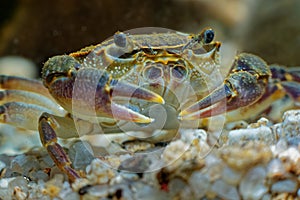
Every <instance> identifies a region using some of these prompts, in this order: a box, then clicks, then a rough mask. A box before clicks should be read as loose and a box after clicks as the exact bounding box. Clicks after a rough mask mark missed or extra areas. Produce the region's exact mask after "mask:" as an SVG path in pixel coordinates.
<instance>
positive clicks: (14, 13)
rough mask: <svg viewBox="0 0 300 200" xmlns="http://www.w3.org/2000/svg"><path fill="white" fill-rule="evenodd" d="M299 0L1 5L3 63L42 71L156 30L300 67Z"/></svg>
mask: <svg viewBox="0 0 300 200" xmlns="http://www.w3.org/2000/svg"><path fill="white" fill-rule="evenodd" d="M299 10H300V1H299V0H281V1H273V0H227V1H224V0H215V1H207V0H143V1H141V0H126V1H125V0H86V1H83V0H42V1H41V0H1V7H0V57H2V56H7V55H17V56H22V57H25V58H28V59H30V60H32V61H33V62H34V63H35V64H36V65H37V66H38V68H39V69H40V68H41V67H42V64H43V62H45V61H46V60H47V58H49V57H51V56H53V55H57V54H64V53H70V52H72V51H76V50H78V49H80V48H82V47H85V46H87V45H90V44H97V43H100V42H101V41H103V40H105V39H106V38H108V37H110V36H111V35H113V34H114V33H115V32H116V31H118V30H121V31H124V30H128V29H132V28H137V27H145V26H156V27H164V28H169V29H174V30H179V31H184V32H194V33H195V32H198V31H200V30H201V29H202V28H203V27H205V26H211V27H213V28H214V29H216V34H217V40H220V41H224V42H229V41H230V42H232V43H234V44H235V45H236V47H237V49H238V52H240V51H247V52H252V53H256V54H258V55H260V56H261V57H263V58H264V59H265V60H267V62H269V63H279V64H283V65H291V66H293V65H294V66H295V65H300V64H299V63H300V56H299V49H300V25H299V24H300V23H299V21H300V12H299Z"/></svg>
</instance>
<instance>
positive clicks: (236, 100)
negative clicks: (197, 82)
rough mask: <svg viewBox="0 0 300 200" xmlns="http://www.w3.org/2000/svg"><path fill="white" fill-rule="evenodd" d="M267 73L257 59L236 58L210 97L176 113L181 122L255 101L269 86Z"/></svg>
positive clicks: (262, 62)
mask: <svg viewBox="0 0 300 200" xmlns="http://www.w3.org/2000/svg"><path fill="white" fill-rule="evenodd" d="M270 76H271V71H270V69H269V67H268V65H267V64H266V63H265V62H264V61H263V60H262V59H261V58H259V57H258V56H255V55H252V54H246V53H243V54H240V55H239V56H237V57H236V59H235V62H234V64H233V66H232V70H231V73H230V74H229V76H228V77H227V78H226V79H225V80H224V83H223V84H222V85H221V86H220V87H218V88H217V89H215V90H214V91H213V92H212V93H211V94H209V95H208V96H206V97H204V98H203V99H201V100H200V101H198V102H196V103H195V104H193V105H191V106H190V107H188V108H186V109H185V110H183V111H181V113H179V118H180V119H182V120H193V119H199V118H205V117H210V116H213V115H218V114H221V113H225V112H228V111H232V110H234V109H238V108H240V107H244V106H250V105H252V104H254V103H255V102H256V101H258V100H259V99H260V98H261V97H262V96H263V94H264V93H265V91H266V90H267V87H268V84H269V78H270Z"/></svg>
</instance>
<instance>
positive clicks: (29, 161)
mask: <svg viewBox="0 0 300 200" xmlns="http://www.w3.org/2000/svg"><path fill="white" fill-rule="evenodd" d="M39 168H40V165H39V162H38V161H37V159H36V157H35V156H27V155H24V154H22V155H18V156H16V157H15V158H14V159H13V160H12V162H11V170H12V171H13V172H17V173H19V174H22V175H25V176H28V174H29V172H30V171H33V170H37V169H39Z"/></svg>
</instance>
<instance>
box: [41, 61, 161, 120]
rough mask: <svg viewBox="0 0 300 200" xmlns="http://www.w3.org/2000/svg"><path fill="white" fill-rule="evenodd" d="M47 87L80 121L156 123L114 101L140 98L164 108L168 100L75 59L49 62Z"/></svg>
mask: <svg viewBox="0 0 300 200" xmlns="http://www.w3.org/2000/svg"><path fill="white" fill-rule="evenodd" d="M43 79H44V85H45V86H46V87H47V88H48V90H49V92H50V93H51V95H52V96H53V97H54V98H55V100H56V101H57V102H59V104H60V105H61V106H62V107H63V108H65V109H66V110H67V111H68V112H70V113H72V114H73V115H77V116H79V117H83V118H85V117H87V118H90V117H95V116H96V117H106V118H107V117H108V118H113V119H117V120H128V121H133V122H137V123H150V122H152V121H153V119H151V118H149V117H147V116H144V115H142V114H140V113H138V112H135V111H133V110H131V109H129V108H127V107H125V106H123V105H119V104H117V103H116V102H114V98H115V97H118V98H121V99H123V98H136V99H139V100H145V101H149V102H153V103H159V104H164V99H163V98H162V97H161V96H160V95H158V94H156V93H154V92H152V91H150V90H147V89H144V88H141V87H139V86H136V85H132V84H130V83H126V82H122V81H119V80H116V79H113V78H112V76H111V75H110V74H109V73H108V72H106V71H105V70H101V69H97V68H81V64H80V63H79V62H78V61H77V60H76V59H74V58H73V57H71V56H56V57H53V58H51V59H49V60H48V61H47V62H46V63H45V66H44V68H43Z"/></svg>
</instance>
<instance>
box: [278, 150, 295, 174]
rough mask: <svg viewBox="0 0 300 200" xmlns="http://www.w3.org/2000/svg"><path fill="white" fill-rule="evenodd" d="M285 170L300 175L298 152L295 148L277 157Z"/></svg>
mask: <svg viewBox="0 0 300 200" xmlns="http://www.w3.org/2000/svg"><path fill="white" fill-rule="evenodd" d="M278 157H279V159H281V160H282V161H283V163H284V166H285V168H286V169H287V170H289V171H292V172H295V173H296V174H297V175H299V174H300V152H299V151H298V149H297V148H296V147H293V146H292V147H289V148H288V149H287V150H286V151H283V152H282V153H280V154H279V155H278Z"/></svg>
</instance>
